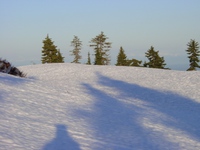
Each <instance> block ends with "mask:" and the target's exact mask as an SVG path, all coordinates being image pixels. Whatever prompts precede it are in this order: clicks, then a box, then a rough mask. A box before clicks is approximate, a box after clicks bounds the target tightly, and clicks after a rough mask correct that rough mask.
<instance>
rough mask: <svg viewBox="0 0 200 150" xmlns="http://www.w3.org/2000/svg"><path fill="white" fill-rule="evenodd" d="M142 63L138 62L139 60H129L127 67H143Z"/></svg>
mask: <svg viewBox="0 0 200 150" xmlns="http://www.w3.org/2000/svg"><path fill="white" fill-rule="evenodd" d="M141 63H142V61H140V60H137V59H134V58H133V59H131V60H129V59H127V66H134V67H141Z"/></svg>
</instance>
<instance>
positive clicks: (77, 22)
mask: <svg viewBox="0 0 200 150" xmlns="http://www.w3.org/2000/svg"><path fill="white" fill-rule="evenodd" d="M0 20H1V23H0V41H1V44H0V54H1V55H0V57H1V58H5V59H7V60H8V61H10V62H11V63H12V64H13V65H15V66H21V65H30V64H32V63H36V64H40V63H41V50H42V46H43V43H42V41H43V40H44V39H45V37H46V36H47V34H49V37H50V38H51V39H52V41H54V44H55V45H56V46H57V47H58V48H59V49H60V51H61V53H62V55H63V56H64V57H65V62H71V61H72V60H73V57H72V56H70V52H69V51H70V50H72V48H73V47H71V46H70V42H71V41H72V40H73V37H74V35H76V36H78V37H79V38H80V40H81V41H82V44H83V46H82V51H81V55H82V57H83V59H82V60H81V62H82V63H86V61H87V53H88V52H90V53H91V54H93V53H94V51H93V49H92V48H90V47H89V41H90V40H91V39H92V38H94V37H95V36H97V35H99V34H100V33H101V31H103V32H104V34H105V35H106V36H107V37H108V38H109V39H108V41H109V42H112V48H111V50H110V56H111V64H112V65H114V64H115V63H116V58H117V55H118V52H119V49H120V46H122V47H123V49H124V50H125V53H126V55H127V56H128V58H129V59H131V58H135V59H138V60H142V61H143V62H144V61H145V60H147V59H146V57H145V52H146V51H147V50H148V49H149V48H150V47H151V46H154V48H155V50H159V54H160V56H163V57H164V58H165V62H166V64H167V66H166V67H169V68H171V69H177V70H186V69H187V68H188V67H189V59H188V58H187V54H186V51H185V50H186V49H187V43H188V42H189V41H190V39H195V40H196V41H197V42H199V43H200V0H34V1H27V0H0ZM91 59H92V60H91V61H92V62H93V56H91Z"/></svg>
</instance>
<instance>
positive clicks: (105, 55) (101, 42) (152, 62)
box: [42, 32, 200, 71]
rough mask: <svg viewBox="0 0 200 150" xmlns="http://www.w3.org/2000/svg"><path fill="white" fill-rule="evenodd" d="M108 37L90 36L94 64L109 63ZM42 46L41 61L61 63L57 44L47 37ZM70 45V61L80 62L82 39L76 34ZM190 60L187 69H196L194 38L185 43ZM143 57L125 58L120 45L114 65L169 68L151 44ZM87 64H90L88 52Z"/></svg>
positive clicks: (102, 34)
mask: <svg viewBox="0 0 200 150" xmlns="http://www.w3.org/2000/svg"><path fill="white" fill-rule="evenodd" d="M107 39H108V37H106V35H105V34H104V33H103V32H101V33H100V34H99V35H97V36H96V37H94V38H92V39H91V41H90V42H89V43H90V45H89V46H90V47H92V48H93V50H94V65H109V64H110V55H109V51H110V49H111V44H112V43H111V42H108V41H107ZM43 44H44V46H43V47H42V63H63V62H64V57H63V56H62V54H61V53H60V50H59V49H57V46H55V45H54V43H53V41H52V40H51V39H50V38H49V36H48V35H47V37H46V38H45V40H43ZM71 46H72V47H73V49H72V50H71V51H70V53H71V55H72V56H74V59H73V61H72V63H80V59H81V58H82V56H81V54H80V53H81V49H82V41H80V39H79V38H78V37H77V36H74V39H73V40H72V41H71ZM186 52H187V54H188V58H189V62H190V66H189V68H188V69H187V70H188V71H191V70H196V68H200V66H199V64H198V63H199V58H198V57H199V56H200V51H199V43H198V42H196V41H195V40H190V42H188V44H187V50H186ZM145 57H146V58H147V59H148V62H146V61H145V62H144V63H143V64H142V61H140V60H137V59H134V58H133V59H127V56H126V54H125V51H124V49H123V47H120V50H119V53H118V55H117V63H116V64H115V65H116V66H136V67H148V68H159V69H169V68H165V66H166V63H165V60H164V57H161V56H160V55H159V51H155V49H154V47H153V46H151V47H150V49H149V50H148V51H147V52H146V53H145ZM86 64H88V65H91V59H90V53H89V52H88V60H87V63H86Z"/></svg>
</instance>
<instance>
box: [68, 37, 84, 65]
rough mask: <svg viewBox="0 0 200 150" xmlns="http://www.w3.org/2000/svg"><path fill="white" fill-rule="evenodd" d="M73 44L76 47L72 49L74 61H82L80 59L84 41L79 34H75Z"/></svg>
mask: <svg viewBox="0 0 200 150" xmlns="http://www.w3.org/2000/svg"><path fill="white" fill-rule="evenodd" d="M71 46H73V47H74V49H73V50H71V51H70V52H71V53H72V54H71V55H72V56H74V60H73V61H72V63H80V62H79V60H80V59H81V58H82V57H81V55H80V51H81V46H82V42H81V41H80V40H79V38H78V37H77V36H74V39H73V41H72V42H71Z"/></svg>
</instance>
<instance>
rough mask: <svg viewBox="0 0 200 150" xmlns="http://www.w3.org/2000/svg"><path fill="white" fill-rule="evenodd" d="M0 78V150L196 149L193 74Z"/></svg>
mask: <svg viewBox="0 0 200 150" xmlns="http://www.w3.org/2000/svg"><path fill="white" fill-rule="evenodd" d="M19 69H20V70H22V71H23V72H25V73H27V76H28V78H19V77H15V76H11V75H7V74H3V73H0V150H10V149H14V150H29V149H30V150H104V149H105V150H107V149H109V150H161V149H162V150H184V149H185V150H199V149H200V128H199V124H200V115H199V114H200V92H199V89H200V84H199V83H200V78H199V77H200V72H199V71H196V72H186V71H173V70H160V69H148V68H135V67H117V66H93V65H83V64H67V63H64V64H45V65H33V66H22V67H19Z"/></svg>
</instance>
